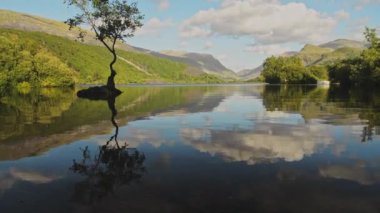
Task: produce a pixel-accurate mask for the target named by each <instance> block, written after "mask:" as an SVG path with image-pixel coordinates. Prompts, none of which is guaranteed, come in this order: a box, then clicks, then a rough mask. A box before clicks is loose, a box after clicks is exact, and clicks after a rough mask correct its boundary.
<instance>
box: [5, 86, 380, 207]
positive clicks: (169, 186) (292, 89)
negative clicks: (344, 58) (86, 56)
mask: <svg viewBox="0 0 380 213" xmlns="http://www.w3.org/2000/svg"><path fill="white" fill-rule="evenodd" d="M112 105H113V104H112V103H109V102H108V103H107V101H88V100H83V99H78V98H77V97H76V95H75V91H71V90H66V91H62V90H41V91H38V92H33V93H31V94H27V95H19V94H14V95H12V96H9V97H2V98H1V102H0V121H1V122H0V212H1V213H5V212H38V213H40V212H173V213H174V212H175V213H177V212H228V213H230V212H380V92H378V91H376V89H373V90H366V91H359V90H350V91H347V90H342V89H339V88H331V89H326V88H317V87H312V86H288V87H285V86H283V87H279V86H259V85H256V86H254V85H251V86H247V85H246V86H219V87H207V86H203V87H130V88H124V89H123V94H122V95H121V96H119V97H118V98H117V99H116V102H115V105H114V107H115V109H117V111H118V113H117V116H116V118H115V119H114V121H116V122H117V124H118V127H119V128H118V132H117V133H118V135H117V138H115V137H114V136H116V135H115V133H116V132H115V131H116V127H115V126H114V124H113V123H112V122H111V117H112V107H113V106H112ZM110 109H111V110H110ZM115 139H117V140H115ZM116 141H117V143H116ZM107 142H108V143H107Z"/></svg>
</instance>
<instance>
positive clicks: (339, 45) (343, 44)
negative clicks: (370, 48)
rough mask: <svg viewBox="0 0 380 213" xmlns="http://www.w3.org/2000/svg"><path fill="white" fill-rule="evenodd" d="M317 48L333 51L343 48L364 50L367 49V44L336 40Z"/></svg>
mask: <svg viewBox="0 0 380 213" xmlns="http://www.w3.org/2000/svg"><path fill="white" fill-rule="evenodd" d="M319 47H322V48H330V49H334V50H336V49H340V48H344V47H349V48H358V49H364V48H367V44H366V43H365V42H361V41H354V40H349V39H337V40H335V41H330V42H327V43H325V44H321V45H319Z"/></svg>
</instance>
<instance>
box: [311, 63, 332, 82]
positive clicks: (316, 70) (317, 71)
mask: <svg viewBox="0 0 380 213" xmlns="http://www.w3.org/2000/svg"><path fill="white" fill-rule="evenodd" d="M307 69H308V70H309V73H310V74H311V75H312V76H315V77H316V78H317V79H318V80H328V79H329V75H328V70H327V67H325V66H320V65H315V66H310V67H307Z"/></svg>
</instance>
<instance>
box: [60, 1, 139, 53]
mask: <svg viewBox="0 0 380 213" xmlns="http://www.w3.org/2000/svg"><path fill="white" fill-rule="evenodd" d="M65 2H66V3H67V4H68V5H72V6H75V7H76V8H77V9H78V10H79V11H80V13H79V14H77V15H76V16H74V17H73V18H70V19H68V20H67V21H66V23H67V24H68V25H70V28H72V27H76V26H78V25H81V24H87V25H89V26H90V27H91V29H92V30H93V31H94V32H95V34H96V38H97V39H98V40H100V41H102V42H105V41H106V40H107V39H110V40H112V41H115V40H117V39H121V40H123V39H124V38H126V37H132V36H133V34H134V32H135V30H136V29H137V28H139V27H141V26H142V23H141V21H142V19H143V18H144V16H143V15H141V14H140V11H139V9H138V8H137V4H136V3H130V4H128V2H127V1H124V0H123V1H119V0H113V1H108V0H65ZM105 45H106V44H105ZM106 46H107V45H106ZM107 47H108V48H109V46H107Z"/></svg>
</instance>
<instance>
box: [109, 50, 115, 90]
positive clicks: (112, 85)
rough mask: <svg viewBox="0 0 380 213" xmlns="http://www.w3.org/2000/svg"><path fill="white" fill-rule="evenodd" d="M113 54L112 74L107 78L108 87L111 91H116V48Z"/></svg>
mask: <svg viewBox="0 0 380 213" xmlns="http://www.w3.org/2000/svg"><path fill="white" fill-rule="evenodd" d="M112 55H113V60H112V62H111V63H110V71H111V74H110V76H109V77H108V80H107V88H108V89H109V90H110V91H115V90H116V86H115V76H116V71H115V69H114V68H113V65H114V64H115V63H116V60H117V55H116V51H115V50H113V51H112Z"/></svg>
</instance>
